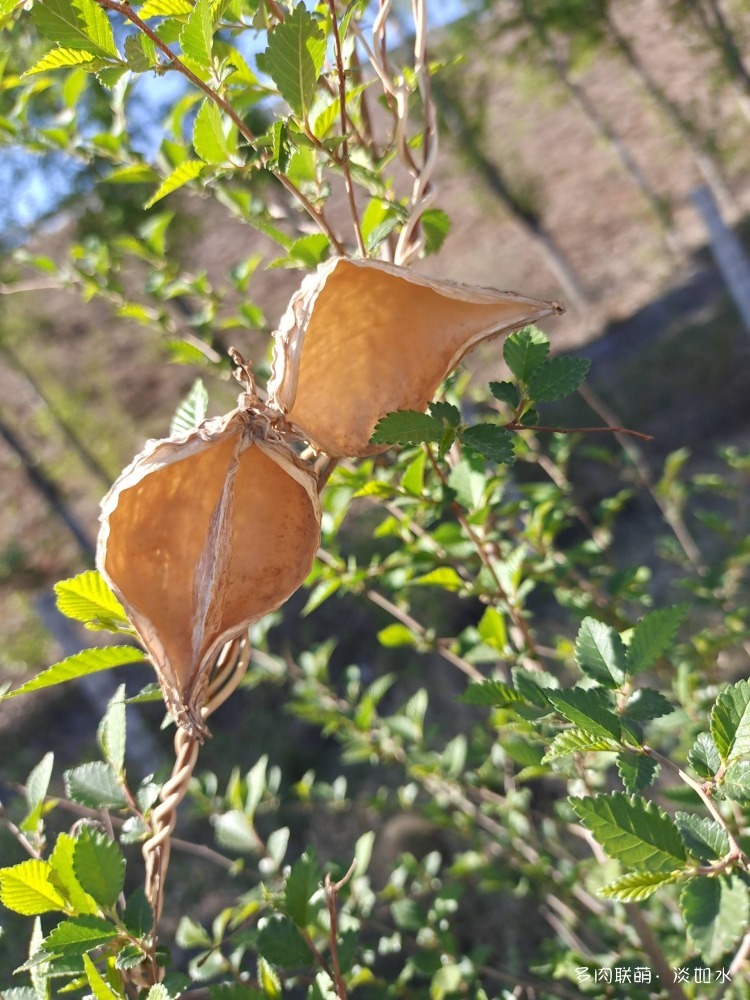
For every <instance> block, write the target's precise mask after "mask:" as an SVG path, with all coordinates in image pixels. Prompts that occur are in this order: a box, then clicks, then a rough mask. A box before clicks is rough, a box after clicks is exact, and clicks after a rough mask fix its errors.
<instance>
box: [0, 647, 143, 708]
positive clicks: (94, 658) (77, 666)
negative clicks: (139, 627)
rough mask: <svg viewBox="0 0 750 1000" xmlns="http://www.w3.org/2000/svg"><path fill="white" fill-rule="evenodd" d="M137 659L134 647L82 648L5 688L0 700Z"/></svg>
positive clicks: (138, 654)
mask: <svg viewBox="0 0 750 1000" xmlns="http://www.w3.org/2000/svg"><path fill="white" fill-rule="evenodd" d="M141 660H143V653H142V652H141V651H140V649H136V648H135V646H97V647H95V648H94V649H84V650H82V651H81V652H80V653H76V654H75V655H74V656H69V657H68V658H67V659H66V660H61V661H60V662H59V663H56V664H55V665H54V666H52V667H49V668H48V669H47V670H43V671H42V672H41V674H37V676H36V677H34V678H33V679H32V680H30V681H27V682H26V683H25V684H22V685H21V686H20V687H17V688H16V689H15V690H14V691H8V693H7V694H4V695H3V696H2V698H0V701H2V700H3V699H5V698H15V697H16V695H19V694H28V692H29V691H39V690H40V689H41V688H46V687H53V686H54V685H55V684H62V683H64V682H65V681H71V680H75V679H76V678H77V677H84V676H85V675H86V674H93V673H96V672H97V671H99V670H111V669H112V667H119V666H122V665H123V664H125V663H138V662H139V661H141Z"/></svg>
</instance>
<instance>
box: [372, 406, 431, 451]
mask: <svg viewBox="0 0 750 1000" xmlns="http://www.w3.org/2000/svg"><path fill="white" fill-rule="evenodd" d="M442 434H443V424H442V421H440V420H436V419H435V417H431V416H429V414H427V413H420V412H419V411H418V410H397V411H396V412H395V413H388V414H386V415H385V416H384V417H382V418H381V419H380V420H379V421H378V423H377V425H376V427H375V430H374V431H373V434H372V437H371V438H370V442H371V443H372V444H422V443H423V442H426V441H439V440H440V438H441V437H442Z"/></svg>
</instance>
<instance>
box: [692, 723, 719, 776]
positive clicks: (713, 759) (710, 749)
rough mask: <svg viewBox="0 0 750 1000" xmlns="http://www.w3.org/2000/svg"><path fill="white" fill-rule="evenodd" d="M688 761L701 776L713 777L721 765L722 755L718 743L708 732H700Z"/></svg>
mask: <svg viewBox="0 0 750 1000" xmlns="http://www.w3.org/2000/svg"><path fill="white" fill-rule="evenodd" d="M688 762H689V764H690V766H691V767H692V769H693V770H694V771H695V773H696V774H699V775H700V776H701V778H706V779H709V778H713V776H714V775H715V774H716V772H717V771H718V770H719V768H720V767H721V757H720V756H719V751H718V750H717V749H716V744H715V743H714V741H713V739H712V738H711V736H710V735H709V734H708V733H699V735H698V736H697V737H696V740H695V743H693V745H692V747H691V748H690V750H688Z"/></svg>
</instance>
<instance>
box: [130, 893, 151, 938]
mask: <svg viewBox="0 0 750 1000" xmlns="http://www.w3.org/2000/svg"><path fill="white" fill-rule="evenodd" d="M122 922H123V923H124V924H125V926H126V927H127V929H128V931H129V932H130V933H131V934H132V935H133V937H137V938H142V937H145V936H146V935H147V934H150V933H151V931H152V930H153V927H154V908H153V906H152V905H151V903H149V901H148V899H147V898H146V893H145V892H144V890H143V887H142V886H138V888H137V889H135V890H134V892H133V893H132V894H131V895H130V897H129V898H128V901H127V904H126V906H125V909H124V911H123V914H122Z"/></svg>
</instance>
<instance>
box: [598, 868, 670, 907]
mask: <svg viewBox="0 0 750 1000" xmlns="http://www.w3.org/2000/svg"><path fill="white" fill-rule="evenodd" d="M682 874H683V873H682V872H681V871H674V872H628V873H627V875H622V876H621V877H620V878H618V879H615V881H614V882H610V883H609V885H605V886H602V888H601V889H599V890H598V892H597V895H598V896H603V897H604V898H605V899H619V900H620V902H621V903H641V902H643V900H644V899H648V898H649V896H653V894H654V893H655V892H656V890H657V889H661V887H662V886H663V885H672V884H674V883H675V882H678V881H679V880H680V878H681V877H682Z"/></svg>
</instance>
